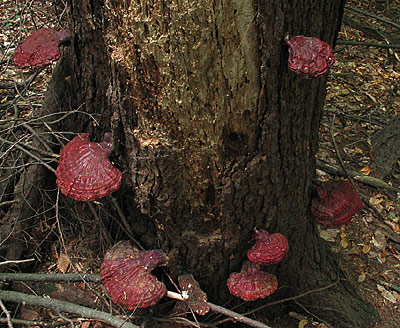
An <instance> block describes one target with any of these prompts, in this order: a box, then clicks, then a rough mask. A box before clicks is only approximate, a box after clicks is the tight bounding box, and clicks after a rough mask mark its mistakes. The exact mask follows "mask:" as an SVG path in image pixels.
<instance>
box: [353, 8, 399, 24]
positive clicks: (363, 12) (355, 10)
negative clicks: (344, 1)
mask: <svg viewBox="0 0 400 328" xmlns="http://www.w3.org/2000/svg"><path fill="white" fill-rule="evenodd" d="M345 9H348V10H351V11H354V12H356V13H359V14H362V15H364V16H368V17H372V18H375V19H377V20H380V21H381V22H384V23H386V24H389V25H392V26H394V27H397V28H398V29H400V25H399V24H396V23H393V22H392V21H389V20H387V19H385V18H383V17H380V16H376V15H374V14H370V13H368V12H366V11H363V10H360V9H357V8H354V7H350V6H346V7H345Z"/></svg>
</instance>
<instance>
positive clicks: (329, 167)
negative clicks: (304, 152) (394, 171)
mask: <svg viewBox="0 0 400 328" xmlns="http://www.w3.org/2000/svg"><path fill="white" fill-rule="evenodd" d="M317 168H318V169H320V170H322V171H325V172H327V173H329V174H333V175H339V176H344V177H346V176H347V175H348V176H350V177H352V178H353V179H354V180H357V181H358V182H361V183H363V184H366V185H369V186H372V187H376V188H384V189H387V190H390V191H395V192H400V190H399V189H398V188H396V187H393V186H391V185H390V184H388V183H386V182H385V181H382V180H380V179H378V178H374V177H371V176H368V175H364V174H361V173H360V172H357V171H352V170H349V169H346V173H347V175H346V173H345V172H344V171H343V169H342V168H340V167H337V166H335V165H333V164H329V163H326V162H323V161H321V160H317Z"/></svg>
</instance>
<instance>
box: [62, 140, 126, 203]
mask: <svg viewBox="0 0 400 328" xmlns="http://www.w3.org/2000/svg"><path fill="white" fill-rule="evenodd" d="M112 150H113V147H112V134H111V132H106V133H105V134H104V140H103V141H102V142H100V143H97V142H90V141H89V133H83V134H80V135H78V136H76V137H75V138H74V139H72V140H71V141H70V142H69V143H68V144H67V145H66V146H65V148H64V149H63V150H61V153H60V163H59V164H58V167H57V171H56V175H57V186H58V188H59V189H60V191H61V192H62V193H63V194H64V195H66V196H68V197H71V198H73V199H75V200H80V201H88V200H95V199H98V198H101V197H104V196H107V195H109V194H111V193H112V192H113V191H115V190H117V189H118V188H119V186H120V183H121V179H122V173H121V172H120V171H119V170H118V169H117V168H116V167H114V166H113V165H112V163H111V162H110V160H109V159H108V157H109V156H110V154H111V152H112Z"/></svg>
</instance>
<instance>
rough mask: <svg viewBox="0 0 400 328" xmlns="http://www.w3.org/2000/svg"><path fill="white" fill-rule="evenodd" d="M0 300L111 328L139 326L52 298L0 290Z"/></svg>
mask: <svg viewBox="0 0 400 328" xmlns="http://www.w3.org/2000/svg"><path fill="white" fill-rule="evenodd" d="M0 300H3V301H8V302H15V303H25V304H28V305H34V306H42V307H45V308H49V309H52V310H55V311H58V312H69V313H75V314H78V315H80V316H83V317H86V318H91V319H97V320H102V321H104V322H107V323H108V324H110V325H111V326H113V327H118V328H139V326H136V325H134V324H132V323H130V322H127V321H126V320H124V319H120V318H118V317H115V316H113V315H111V314H109V313H106V312H103V311H99V310H94V309H90V308H87V307H84V306H81V305H76V304H73V303H70V302H65V301H60V300H56V299H52V298H44V297H41V296H35V295H29V294H24V293H20V292H14V291H10V290H0Z"/></svg>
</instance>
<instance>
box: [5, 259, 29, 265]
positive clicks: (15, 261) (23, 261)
mask: <svg viewBox="0 0 400 328" xmlns="http://www.w3.org/2000/svg"><path fill="white" fill-rule="evenodd" d="M32 261H35V259H26V260H10V261H4V262H0V266H2V265H8V264H18V263H25V262H32Z"/></svg>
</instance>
